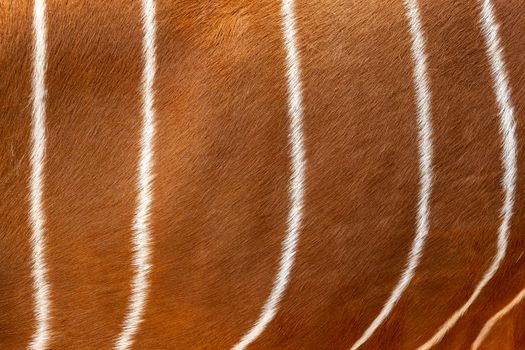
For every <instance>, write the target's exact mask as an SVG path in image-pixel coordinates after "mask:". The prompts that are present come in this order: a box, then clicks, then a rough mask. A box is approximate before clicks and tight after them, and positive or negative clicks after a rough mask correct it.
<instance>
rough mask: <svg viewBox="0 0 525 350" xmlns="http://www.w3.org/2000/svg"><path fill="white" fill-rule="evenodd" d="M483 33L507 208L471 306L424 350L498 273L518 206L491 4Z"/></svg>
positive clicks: (511, 128)
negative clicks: (495, 247)
mask: <svg viewBox="0 0 525 350" xmlns="http://www.w3.org/2000/svg"><path fill="white" fill-rule="evenodd" d="M481 31H482V32H483V36H484V38H485V44H486V47H487V56H488V58H489V63H490V70H491V73H492V79H493V85H494V92H495V94H496V102H497V105H498V109H499V114H500V132H501V136H502V139H503V149H502V155H501V157H502V165H503V178H502V181H501V182H502V187H503V193H504V200H503V205H502V207H501V210H500V215H501V218H502V220H501V225H500V227H499V229H498V238H497V239H498V242H497V244H498V251H497V253H496V255H495V257H494V259H493V261H492V264H491V265H490V267H489V268H488V270H487V271H486V272H485V274H484V275H483V278H482V279H481V281H480V282H479V283H478V285H477V286H476V288H475V290H474V292H473V293H472V295H471V296H470V298H469V299H468V300H467V302H466V303H465V304H464V305H463V306H462V307H461V308H460V309H458V310H456V312H455V313H454V314H453V315H452V316H451V317H450V318H449V319H448V320H447V321H446V322H445V323H444V324H443V325H442V326H441V328H440V329H439V330H438V332H437V333H436V334H434V336H433V337H432V338H431V339H430V340H428V341H427V342H426V343H425V344H423V345H422V346H421V347H419V349H420V350H425V349H430V348H431V347H432V346H434V345H435V344H437V343H439V342H440V341H441V339H442V338H443V336H444V335H445V334H446V333H447V332H448V331H449V330H450V329H451V328H452V327H453V326H454V325H455V324H456V322H457V321H458V319H459V318H460V317H462V316H463V315H464V314H465V312H466V311H467V310H468V308H469V307H470V306H471V305H472V303H474V301H475V300H476V298H477V297H478V295H479V294H480V293H481V290H482V289H483V288H484V287H485V285H486V284H487V283H488V282H489V281H490V280H491V279H492V277H493V276H494V274H495V273H496V271H497V270H498V268H499V266H500V264H501V262H502V260H503V258H504V257H505V253H506V250H507V241H508V236H509V227H510V220H511V218H512V208H513V206H514V193H515V184H516V158H517V148H516V125H515V124H516V123H515V121H514V109H513V107H512V103H511V98H510V95H511V93H510V87H509V83H508V81H507V74H506V71H505V66H504V63H503V57H502V53H501V43H500V40H499V36H498V25H497V24H496V20H495V18H494V9H493V8H492V3H491V2H490V0H481Z"/></svg>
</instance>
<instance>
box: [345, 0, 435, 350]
mask: <svg viewBox="0 0 525 350" xmlns="http://www.w3.org/2000/svg"><path fill="white" fill-rule="evenodd" d="M404 4H405V8H406V16H407V19H408V22H409V28H410V34H411V37H412V58H413V60H414V72H413V75H414V85H415V90H416V102H417V124H418V129H419V131H418V132H419V173H420V174H419V176H420V180H419V181H420V188H419V200H418V209H417V223H416V236H415V238H414V241H413V242H412V247H411V249H410V253H409V255H408V264H407V266H406V268H405V270H404V271H403V274H402V275H401V279H400V280H399V282H398V284H397V285H396V287H395V288H394V290H393V291H392V294H391V295H390V297H389V298H388V300H387V301H386V303H385V304H384V306H383V309H382V310H381V312H380V313H379V315H378V316H377V317H376V318H375V319H374V321H373V322H372V323H371V324H370V326H369V327H368V328H367V329H366V331H365V332H364V333H363V335H362V336H361V337H360V338H359V339H358V340H357V341H356V342H355V343H354V345H353V346H352V348H351V349H352V350H355V349H358V348H359V347H360V346H361V345H363V344H364V343H365V342H366V341H367V340H368V339H369V338H370V337H371V336H372V334H374V332H375V331H376V330H377V328H378V327H379V326H380V325H381V323H383V321H384V320H385V319H386V318H387V317H388V315H390V313H391V312H392V309H393V308H394V306H395V305H396V303H397V302H398V301H399V299H400V298H401V295H402V294H403V292H404V291H405V289H406V288H407V286H408V285H409V283H410V281H411V280H412V278H413V277H414V273H415V270H416V268H417V266H418V264H419V260H420V257H421V252H422V251H423V247H424V244H425V238H426V236H427V234H428V216H429V211H430V209H429V198H430V193H431V188H432V124H431V121H430V117H431V115H430V114H431V112H430V106H431V94H430V90H429V83H428V77H427V63H426V62H427V58H426V54H425V39H424V35H423V30H422V28H421V19H420V14H419V8H418V4H417V0H405V1H404Z"/></svg>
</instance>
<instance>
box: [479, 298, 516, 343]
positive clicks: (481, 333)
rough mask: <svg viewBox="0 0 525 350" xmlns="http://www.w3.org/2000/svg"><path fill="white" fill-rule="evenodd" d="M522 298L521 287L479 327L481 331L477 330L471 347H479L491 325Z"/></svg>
mask: <svg viewBox="0 0 525 350" xmlns="http://www.w3.org/2000/svg"><path fill="white" fill-rule="evenodd" d="M524 298H525V289H522V290H521V292H520V293H519V294H518V295H516V297H515V298H514V299H512V301H511V302H510V303H508V304H507V305H506V306H505V307H504V308H503V309H501V310H500V311H498V312H497V313H496V314H495V315H494V316H492V317H491V318H490V320H488V321H487V323H485V325H484V326H483V328H482V329H481V332H479V334H478V336H477V337H476V340H474V343H472V347H471V349H472V350H477V349H478V348H479V347H480V345H481V343H483V341H484V340H485V338H486V337H487V335H489V333H490V330H491V329H492V327H494V325H495V324H496V323H497V322H498V321H499V320H501V319H502V318H503V316H505V315H506V314H508V313H509V312H510V310H512V309H513V308H514V307H515V306H516V305H518V304H519V303H521V302H522V301H523V299H524Z"/></svg>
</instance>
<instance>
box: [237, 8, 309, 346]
mask: <svg viewBox="0 0 525 350" xmlns="http://www.w3.org/2000/svg"><path fill="white" fill-rule="evenodd" d="M293 5H294V4H293V0H283V1H282V3H281V16H282V21H283V23H282V25H283V35H284V46H285V50H286V66H287V72H286V77H287V84H288V112H289V113H288V114H289V117H290V127H289V128H290V130H289V143H290V148H291V149H290V158H291V172H292V173H291V178H290V188H289V196H290V211H289V213H288V227H287V232H286V237H285V239H284V241H283V243H282V253H281V260H280V263H279V271H278V273H277V276H276V278H275V281H274V283H273V288H272V291H271V293H270V296H269V298H268V300H267V301H266V303H265V305H264V306H263V308H262V312H261V315H260V316H259V319H258V320H257V322H255V325H254V326H253V327H252V328H251V329H250V331H249V332H248V333H246V334H245V335H244V336H243V337H242V338H241V340H240V341H239V342H238V343H237V344H235V345H234V346H233V348H232V349H233V350H242V349H245V348H246V347H247V346H248V345H250V343H252V342H253V341H254V340H255V339H257V337H259V335H260V334H261V333H262V332H263V331H264V329H265V328H266V326H267V325H268V324H269V323H270V321H271V320H272V319H273V318H274V316H275V314H276V313H277V309H278V307H279V302H280V300H281V297H282V295H283V293H284V291H285V289H286V286H287V285H288V280H289V278H290V272H291V269H292V266H293V263H294V256H295V252H296V247H297V241H298V236H299V229H300V227H301V220H302V207H303V194H304V178H305V167H306V161H305V154H304V147H303V132H302V118H303V107H302V97H301V79H300V69H299V57H298V53H297V48H296V44H295V35H296V34H295V33H296V31H295V19H294V14H293Z"/></svg>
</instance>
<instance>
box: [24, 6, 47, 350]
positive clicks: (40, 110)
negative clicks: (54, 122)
mask: <svg viewBox="0 0 525 350" xmlns="http://www.w3.org/2000/svg"><path fill="white" fill-rule="evenodd" d="M33 35H34V48H33V73H32V104H33V109H32V119H31V127H32V131H31V158H30V163H31V164H30V167H31V175H30V178H29V201H30V210H29V223H30V226H31V231H32V234H31V253H32V275H33V285H34V289H35V296H34V299H35V300H34V302H35V318H36V328H35V333H34V334H33V337H32V339H31V342H30V344H29V349H31V350H43V349H46V348H47V345H48V343H49V339H50V331H49V321H50V308H51V301H50V296H49V294H50V292H49V284H48V281H47V278H46V274H47V267H46V262H45V246H46V240H45V232H44V230H45V221H46V220H45V214H44V208H43V203H42V194H43V181H44V179H43V178H44V163H45V149H46V125H45V123H46V85H45V75H46V4H45V0H35V2H34V8H33Z"/></svg>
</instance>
